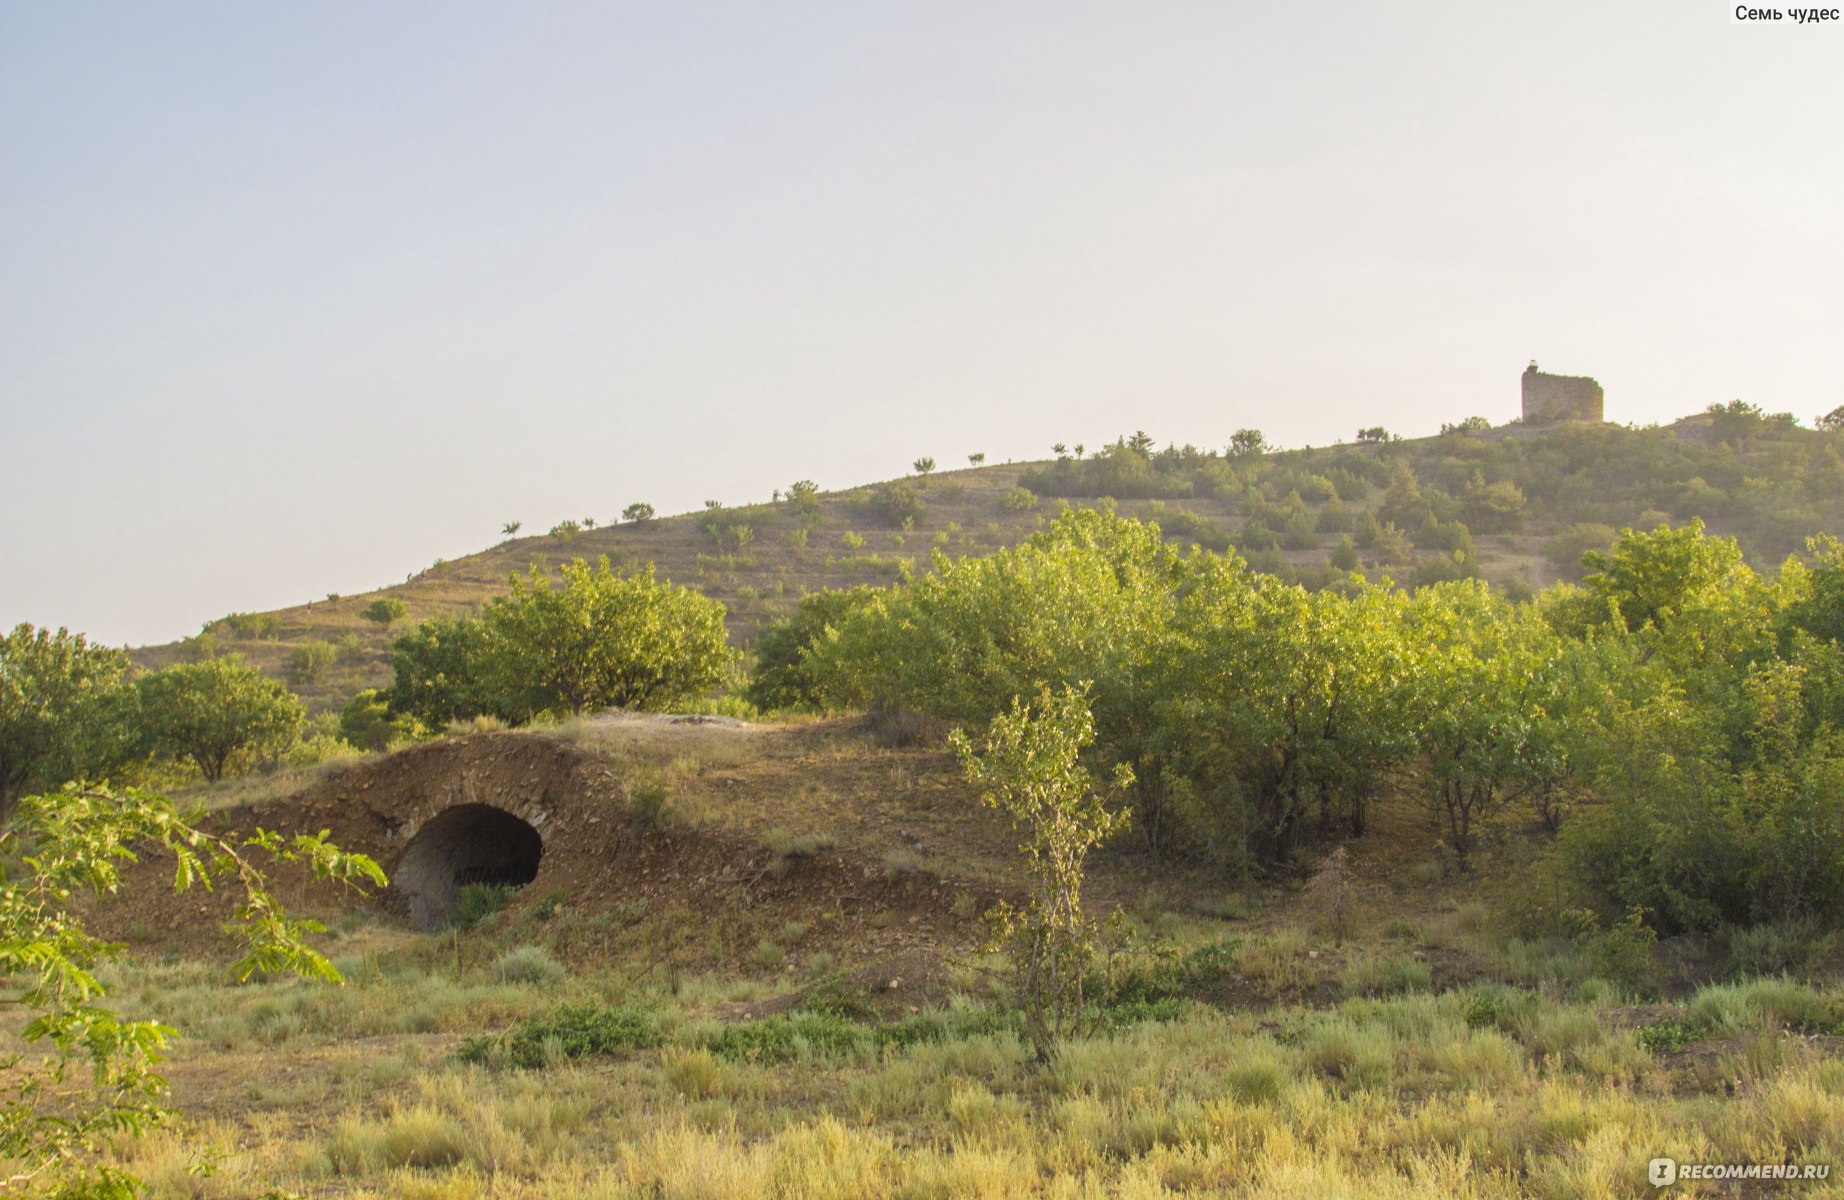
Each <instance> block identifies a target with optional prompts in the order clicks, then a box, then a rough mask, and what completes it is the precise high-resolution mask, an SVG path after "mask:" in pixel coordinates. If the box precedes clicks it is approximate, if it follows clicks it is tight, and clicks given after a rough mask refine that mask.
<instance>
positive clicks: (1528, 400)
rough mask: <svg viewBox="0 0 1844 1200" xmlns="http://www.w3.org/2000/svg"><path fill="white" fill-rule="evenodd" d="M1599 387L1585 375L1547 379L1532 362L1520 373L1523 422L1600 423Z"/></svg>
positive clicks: (1600, 403)
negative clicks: (1522, 378)
mask: <svg viewBox="0 0 1844 1200" xmlns="http://www.w3.org/2000/svg"><path fill="white" fill-rule="evenodd" d="M1603 419H1604V418H1603V417H1602V393H1601V385H1600V384H1598V383H1596V382H1595V381H1594V380H1592V379H1590V378H1588V377H1587V376H1585V375H1547V374H1545V373H1544V372H1542V371H1539V370H1538V369H1537V364H1536V363H1535V362H1532V363H1531V364H1530V366H1528V367H1526V368H1525V369H1524V420H1525V421H1600V420H1603Z"/></svg>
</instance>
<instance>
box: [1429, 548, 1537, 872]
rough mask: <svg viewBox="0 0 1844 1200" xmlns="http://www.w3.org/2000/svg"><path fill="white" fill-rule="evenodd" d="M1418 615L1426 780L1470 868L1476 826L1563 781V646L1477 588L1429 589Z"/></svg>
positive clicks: (1530, 611) (1529, 612)
mask: <svg viewBox="0 0 1844 1200" xmlns="http://www.w3.org/2000/svg"><path fill="white" fill-rule="evenodd" d="M1413 611H1414V617H1413V619H1414V622H1415V630H1414V638H1415V641H1416V643H1417V644H1418V645H1419V646H1420V647H1421V648H1422V650H1423V658H1422V669H1421V670H1420V671H1419V672H1418V673H1417V676H1416V686H1415V698H1414V703H1415V705H1416V718H1415V729H1416V740H1417V742H1418V744H1419V746H1420V748H1421V752H1422V755H1423V758H1424V761H1425V762H1426V764H1427V766H1426V770H1425V772H1424V774H1423V779H1424V781H1425V783H1426V785H1427V788H1428V791H1429V795H1430V798H1431V799H1432V801H1433V804H1434V808H1435V811H1436V813H1437V814H1439V815H1440V817H1441V818H1443V819H1444V821H1445V823H1446V833H1447V838H1446V840H1447V844H1448V846H1449V847H1450V848H1451V849H1452V850H1453V852H1454V853H1455V854H1456V855H1457V856H1458V857H1459V858H1460V860H1461V861H1462V862H1464V861H1465V860H1466V858H1467V856H1468V855H1469V854H1470V853H1471V852H1472V849H1473V845H1474V842H1475V840H1476V837H1477V831H1476V824H1477V822H1478V821H1479V820H1481V819H1482V818H1484V817H1486V816H1488V815H1490V814H1491V813H1492V812H1493V811H1495V810H1496V809H1498V808H1499V807H1500V806H1501V805H1502V804H1504V803H1507V802H1508V801H1510V800H1512V799H1515V798H1517V797H1518V796H1521V795H1523V794H1525V793H1526V792H1531V791H1535V790H1538V789H1542V788H1546V787H1554V786H1556V785H1557V784H1558V783H1559V781H1560V775H1561V772H1562V769H1563V755H1562V751H1561V749H1560V745H1561V740H1562V739H1561V733H1560V731H1559V730H1558V728H1557V725H1556V722H1557V721H1558V720H1559V719H1564V718H1565V717H1566V714H1567V713H1568V711H1569V706H1568V704H1567V702H1566V699H1565V697H1564V696H1563V695H1562V693H1561V679H1562V673H1561V668H1562V658H1563V651H1564V646H1563V643H1562V641H1561V639H1559V638H1558V637H1557V636H1556V635H1555V633H1553V632H1552V631H1551V630H1550V628H1549V626H1548V625H1546V624H1545V623H1544V621H1543V619H1542V617H1541V616H1539V615H1538V613H1537V611H1536V609H1535V608H1534V607H1532V606H1530V605H1523V606H1513V605H1511V604H1509V603H1507V602H1506V601H1504V600H1503V599H1501V598H1499V597H1496V596H1493V595H1492V594H1491V592H1490V590H1489V589H1488V588H1487V586H1486V585H1485V584H1484V583H1483V582H1481V581H1478V580H1469V581H1465V582H1460V583H1453V584H1437V585H1435V586H1433V587H1430V588H1425V589H1423V590H1422V591H1421V592H1419V593H1418V594H1417V595H1416V597H1415V603H1414V610H1413Z"/></svg>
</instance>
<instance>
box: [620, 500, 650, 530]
mask: <svg viewBox="0 0 1844 1200" xmlns="http://www.w3.org/2000/svg"><path fill="white" fill-rule="evenodd" d="M621 519H622V520H623V521H627V522H629V523H630V524H634V525H639V524H641V523H643V522H646V521H651V520H652V519H653V506H652V505H651V504H645V503H641V502H638V501H636V502H635V503H633V504H630V505H628V506H627V507H626V508H624V509H622V510H621Z"/></svg>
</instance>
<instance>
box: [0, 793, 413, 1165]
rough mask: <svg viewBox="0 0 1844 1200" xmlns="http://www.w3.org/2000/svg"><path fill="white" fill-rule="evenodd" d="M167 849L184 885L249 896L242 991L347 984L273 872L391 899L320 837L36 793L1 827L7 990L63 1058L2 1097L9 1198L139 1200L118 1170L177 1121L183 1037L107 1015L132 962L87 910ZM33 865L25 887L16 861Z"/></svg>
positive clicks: (137, 798)
mask: <svg viewBox="0 0 1844 1200" xmlns="http://www.w3.org/2000/svg"><path fill="white" fill-rule="evenodd" d="M149 845H156V846H160V847H163V848H164V849H165V850H167V851H168V852H170V853H171V854H173V855H174V857H175V858H176V860H177V864H178V871H177V875H176V877H175V884H174V886H175V888H176V890H179V891H184V890H186V889H187V888H188V887H190V886H192V885H193V884H195V883H204V884H206V885H207V886H209V885H210V882H211V881H212V880H214V879H216V880H221V881H227V882H229V883H230V885H231V886H232V887H233V888H234V889H235V890H236V891H238V892H239V893H241V899H242V903H241V904H240V905H239V907H238V909H237V919H236V928H237V931H238V933H239V934H240V935H241V936H242V938H243V943H244V949H243V953H242V955H241V956H240V957H239V958H238V960H237V962H236V963H235V964H234V966H233V968H232V969H233V971H234V973H235V974H236V976H237V977H238V978H239V979H249V978H251V977H252V976H255V975H258V974H275V973H281V972H288V973H293V974H297V975H301V976H305V977H307V978H309V979H318V980H323V981H326V982H330V983H338V982H339V981H340V978H339V972H338V971H336V970H335V969H334V967H333V964H332V963H330V962H329V961H327V959H326V958H325V956H323V955H322V954H320V953H319V952H318V951H317V950H315V949H314V948H313V947H312V946H311V945H310V944H309V943H308V941H307V938H308V936H309V935H311V934H313V933H316V932H318V931H319V930H320V926H319V925H317V924H315V923H314V922H312V921H302V920H297V919H294V918H292V917H290V916H289V915H288V914H287V912H286V911H285V910H284V909H283V908H282V906H281V905H280V904H279V903H277V902H276V900H275V897H274V896H273V894H272V893H271V892H270V891H269V888H268V884H267V882H266V880H265V878H264V875H263V872H262V870H261V869H260V866H259V863H260V862H261V861H262V860H264V859H267V860H270V861H275V862H298V863H301V864H303V865H304V866H305V867H306V868H307V870H308V872H309V873H310V874H311V875H312V876H313V877H314V878H317V879H321V880H336V881H340V882H342V883H345V884H348V885H357V884H371V885H372V886H376V887H383V886H384V884H385V878H384V873H383V872H382V871H380V870H379V869H378V865H377V864H376V863H374V862H372V861H371V860H370V859H369V858H366V857H365V856H363V855H359V854H348V853H345V852H343V851H341V850H340V849H339V848H338V847H336V846H334V845H332V844H330V843H328V842H327V840H326V835H325V833H321V834H320V835H318V836H311V837H310V836H307V835H301V836H297V837H295V838H293V839H284V838H283V837H281V836H280V835H279V834H274V833H268V832H265V831H263V830H261V829H258V830H257V831H256V832H255V833H254V834H253V835H250V836H247V837H239V836H225V835H222V834H216V833H211V832H208V831H206V830H204V829H202V828H200V827H199V826H197V825H195V824H192V823H190V822H188V821H187V820H186V819H185V818H183V817H181V816H180V815H179V813H178V812H177V811H176V810H175V809H174V807H173V806H172V804H170V803H169V802H167V801H165V800H163V799H160V798H159V797H155V796H149V795H145V794H143V793H141V792H137V791H133V790H129V791H124V792H121V793H119V794H111V793H108V792H104V791H94V790H81V789H73V790H66V791H63V792H59V793H53V794H43V795H32V796H27V797H25V798H24V799H23V800H21V801H20V802H19V803H18V805H17V806H16V807H15V809H14V810H13V812H12V814H11V815H10V816H9V817H8V818H7V819H5V820H4V822H0V978H5V979H7V981H8V987H7V988H6V989H5V990H6V991H8V992H9V993H10V995H9V997H8V998H9V1002H10V1003H12V1004H15V1005H17V1006H19V1008H20V1009H21V1010H22V1013H23V1015H24V1017H25V1020H24V1022H23V1024H22V1025H20V1026H19V1028H18V1036H20V1037H21V1038H22V1040H23V1041H25V1042H26V1043H28V1044H39V1045H45V1046H48V1047H49V1049H50V1053H49V1055H48V1056H47V1058H46V1060H44V1061H43V1062H42V1064H22V1063H21V1062H19V1061H18V1060H14V1061H13V1062H12V1064H11V1069H10V1070H9V1072H8V1075H7V1078H6V1081H5V1083H3V1084H0V1162H5V1163H8V1164H9V1165H10V1166H11V1168H12V1170H13V1172H14V1174H13V1175H12V1177H11V1178H9V1179H8V1180H7V1185H8V1192H9V1194H20V1193H21V1191H23V1194H28V1195H43V1196H57V1197H65V1198H75V1197H90V1198H98V1200H129V1198H130V1197H133V1196H137V1195H140V1194H141V1190H142V1189H141V1186H140V1183H139V1181H138V1180H137V1179H135V1178H134V1176H133V1175H131V1174H129V1173H128V1172H126V1171H124V1170H122V1169H120V1168H118V1167H115V1166H112V1165H110V1164H109V1162H108V1161H107V1159H108V1156H109V1150H110V1148H111V1147H112V1146H113V1145H115V1144H116V1143H117V1142H118V1140H119V1139H120V1138H122V1137H124V1136H126V1137H131V1138H132V1137H139V1136H142V1135H144V1134H146V1133H148V1132H150V1131H152V1130H154V1129H156V1128H159V1127H161V1126H163V1125H167V1124H169V1123H171V1122H172V1121H173V1120H174V1118H175V1116H176V1114H175V1113H174V1112H173V1110H172V1109H171V1108H170V1107H169V1105H168V1103H167V1096H168V1087H167V1082H166V1079H165V1078H164V1077H163V1076H162V1075H161V1073H160V1061H161V1059H162V1057H163V1056H164V1053H163V1052H164V1050H165V1048H166V1046H167V1044H168V1042H169V1040H170V1039H171V1038H172V1037H173V1035H174V1032H175V1031H174V1030H172V1029H170V1028H168V1027H167V1026H164V1025H161V1024H159V1023H157V1022H154V1021H134V1020H126V1019H124V1018H123V1017H122V1016H121V1015H120V1014H118V1013H117V1012H115V1011H114V1010H113V1009H111V1008H110V1007H109V1006H108V1004H107V999H108V994H107V987H106V985H105V984H104V983H103V981H102V978H101V976H100V975H99V973H98V971H97V967H98V966H99V964H101V963H102V962H103V961H104V960H106V959H107V958H109V957H110V956H111V955H113V954H114V953H116V952H117V951H118V950H119V947H115V946H111V945H110V944H108V943H107V942H104V941H102V940H101V939H99V938H97V937H96V936H95V935H93V934H92V933H90V932H89V931H88V929H87V928H86V926H85V921H84V918H83V915H82V913H81V912H80V911H79V910H78V909H76V908H74V907H73V906H72V903H71V900H72V897H73V896H75V895H77V894H79V893H85V892H87V893H90V894H92V895H94V896H97V897H104V898H106V897H108V896H110V895H112V894H114V893H115V891H116V889H117V887H118V885H119V883H120V863H121V860H123V859H133V858H134V857H135V854H134V853H133V851H132V850H131V847H133V848H135V849H142V848H145V847H146V846H149ZM19 862H24V863H25V864H27V869H26V870H25V871H23V872H21V873H20V874H19V875H18V876H17V877H15V876H14V875H13V874H12V872H10V871H8V870H6V867H5V864H12V863H19Z"/></svg>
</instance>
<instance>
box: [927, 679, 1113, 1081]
mask: <svg viewBox="0 0 1844 1200" xmlns="http://www.w3.org/2000/svg"><path fill="white" fill-rule="evenodd" d="M1094 738H1095V727H1094V720H1093V718H1092V717H1091V716H1090V715H1089V711H1088V708H1087V705H1086V704H1085V696H1084V694H1083V692H1081V691H1079V690H1078V689H1076V688H1073V687H1064V688H1063V689H1061V690H1060V691H1057V692H1052V691H1051V690H1050V689H1049V688H1048V687H1045V688H1042V689H1040V690H1039V692H1038V693H1037V700H1036V704H1035V706H1033V705H1032V704H1030V703H1028V702H1026V701H1025V700H1024V699H1023V698H1022V697H1014V698H1013V699H1012V702H1011V705H1010V707H1009V709H1008V710H1007V711H1005V712H1001V713H999V714H998V715H997V716H995V717H994V718H993V719H992V722H991V724H990V725H989V726H988V728H987V732H986V737H985V739H984V742H983V744H982V745H981V746H980V747H979V748H977V749H976V748H975V746H974V745H973V743H972V741H971V740H970V739H969V738H968V737H967V735H966V734H965V733H964V732H962V731H960V730H955V731H954V733H953V734H952V735H951V739H950V744H951V745H952V747H953V749H954V753H955V754H956V756H958V757H959V759H960V762H961V765H962V768H963V769H964V770H965V772H966V776H967V779H968V781H969V782H970V783H972V784H973V785H974V786H976V787H980V788H984V789H986V791H985V792H984V793H983V794H982V795H981V797H980V801H981V803H983V804H985V805H987V806H989V807H991V808H996V809H999V810H1000V811H1001V812H1004V813H1005V814H1006V815H1007V816H1009V817H1010V818H1011V819H1012V827H1013V828H1014V829H1016V830H1018V831H1020V832H1021V833H1023V834H1024V835H1025V841H1024V842H1023V843H1022V844H1021V845H1020V846H1019V848H1018V851H1019V854H1020V855H1022V856H1023V859H1024V864H1025V868H1026V871H1027V873H1028V877H1029V880H1030V899H1029V901H1028V902H1027V903H1026V905H1025V907H1024V908H1022V909H1017V908H1013V907H1011V906H1009V905H1006V904H1004V903H1001V905H1000V906H999V907H998V909H997V916H998V920H999V923H1000V930H1001V934H1002V936H1003V937H1004V938H1005V940H1006V942H1007V944H1008V947H1009V949H1010V951H1011V963H1012V978H1013V986H1014V989H1015V991H1016V994H1017V997H1018V1007H1019V1009H1020V1010H1021V1011H1022V1012H1023V1013H1024V1019H1025V1030H1026V1033H1027V1034H1028V1035H1029V1037H1030V1039H1031V1047H1032V1050H1033V1051H1034V1052H1035V1053H1036V1055H1037V1060H1038V1061H1039V1062H1040V1063H1048V1062H1050V1061H1051V1060H1052V1059H1053V1058H1054V1057H1055V1056H1056V1052H1057V1049H1058V1047H1059V1046H1060V1045H1061V1044H1062V1042H1063V1041H1064V1040H1066V1039H1068V1038H1071V1037H1075V1036H1078V1035H1080V1034H1081V1033H1083V1032H1085V1031H1086V1030H1087V1028H1088V1026H1089V1002H1088V994H1087V990H1086V982H1087V975H1088V971H1089V968H1090V966H1091V965H1092V963H1093V960H1094V956H1095V935H1096V930H1095V924H1094V921H1093V920H1092V919H1091V918H1090V917H1089V916H1088V914H1087V912H1085V911H1084V909H1083V906H1082V881H1083V872H1084V868H1085V864H1086V862H1087V859H1088V855H1089V852H1090V851H1091V850H1093V849H1094V848H1095V847H1096V846H1098V845H1100V844H1101V843H1102V842H1104V841H1106V840H1107V838H1108V837H1109V836H1110V835H1112V834H1113V833H1115V832H1116V831H1118V830H1120V829H1124V828H1125V827H1126V825H1127V821H1128V818H1127V814H1126V813H1125V812H1122V811H1110V810H1109V808H1108V807H1107V805H1106V804H1105V803H1104V801H1103V798H1102V796H1101V793H1100V790H1099V788H1098V787H1097V780H1096V779H1095V777H1094V776H1093V775H1092V774H1090V772H1089V771H1088V769H1087V768H1086V767H1084V766H1083V765H1082V762H1081V754H1082V750H1083V748H1084V747H1085V746H1087V745H1089V744H1090V743H1091V742H1093V741H1094ZM1132 781H1133V772H1132V769H1131V768H1129V767H1127V766H1126V765H1124V764H1123V765H1120V766H1117V767H1116V768H1115V769H1114V772H1113V784H1114V787H1115V788H1116V789H1123V788H1125V787H1127V786H1128V785H1129V784H1131V783H1132Z"/></svg>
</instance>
